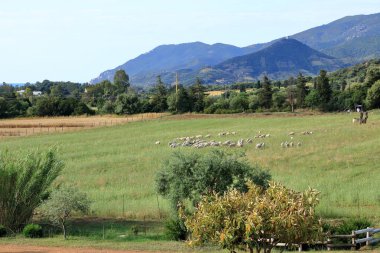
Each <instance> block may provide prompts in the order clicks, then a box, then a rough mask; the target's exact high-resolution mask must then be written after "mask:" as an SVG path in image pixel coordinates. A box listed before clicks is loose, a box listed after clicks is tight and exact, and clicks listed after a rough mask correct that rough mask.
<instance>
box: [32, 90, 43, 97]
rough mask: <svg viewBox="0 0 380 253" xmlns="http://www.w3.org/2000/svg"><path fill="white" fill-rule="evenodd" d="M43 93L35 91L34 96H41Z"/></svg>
mask: <svg viewBox="0 0 380 253" xmlns="http://www.w3.org/2000/svg"><path fill="white" fill-rule="evenodd" d="M41 95H42V91H38V90H36V91H33V96H41Z"/></svg>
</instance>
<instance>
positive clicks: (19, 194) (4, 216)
mask: <svg viewBox="0 0 380 253" xmlns="http://www.w3.org/2000/svg"><path fill="white" fill-rule="evenodd" d="M62 168H63V163H62V162H61V161H60V160H58V159H57V157H56V152H55V151H54V150H49V151H47V152H33V153H29V154H27V155H22V154H20V153H19V154H17V153H16V154H14V153H13V154H10V153H7V152H5V153H2V154H1V156H0V224H3V225H4V226H6V227H7V228H8V229H12V230H17V229H20V228H21V227H22V226H23V225H24V224H26V223H27V222H28V221H29V220H30V219H31V217H32V216H33V213H34V210H35V209H36V207H37V206H39V205H40V204H41V202H42V200H43V199H44V198H46V196H47V194H48V193H49V188H50V186H51V184H52V182H53V181H54V180H55V179H56V178H57V176H58V175H59V173H60V171H61V170H62Z"/></svg>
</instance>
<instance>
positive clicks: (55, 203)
mask: <svg viewBox="0 0 380 253" xmlns="http://www.w3.org/2000/svg"><path fill="white" fill-rule="evenodd" d="M90 203H91V202H90V200H89V199H88V198H87V196H86V194H84V193H81V192H79V191H78V190H77V189H75V188H73V187H60V188H58V189H56V190H55V191H53V192H52V193H51V195H50V196H49V198H48V199H47V200H46V201H45V202H44V203H43V204H42V206H41V207H40V210H41V212H42V214H43V215H44V216H46V217H48V218H49V220H50V221H51V222H52V223H54V224H57V225H59V226H60V227H61V228H62V232H63V238H64V239H66V237H67V221H68V220H69V219H70V217H71V216H72V214H73V212H80V213H83V214H87V213H88V212H89V210H90Z"/></svg>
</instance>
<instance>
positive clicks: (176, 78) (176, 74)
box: [175, 72, 179, 113]
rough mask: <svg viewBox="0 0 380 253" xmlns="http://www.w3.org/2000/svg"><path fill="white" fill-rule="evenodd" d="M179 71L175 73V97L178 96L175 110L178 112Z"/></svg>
mask: <svg viewBox="0 0 380 253" xmlns="http://www.w3.org/2000/svg"><path fill="white" fill-rule="evenodd" d="M178 85H179V81H178V72H176V73H175V97H176V103H175V111H176V113H178Z"/></svg>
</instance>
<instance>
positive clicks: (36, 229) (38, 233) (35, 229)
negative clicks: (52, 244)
mask: <svg viewBox="0 0 380 253" xmlns="http://www.w3.org/2000/svg"><path fill="white" fill-rule="evenodd" d="M22 234H23V235H24V236H25V237H29V238H41V237H42V228H41V226H40V225H38V224H28V225H26V226H25V227H24V229H23V230H22Z"/></svg>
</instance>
